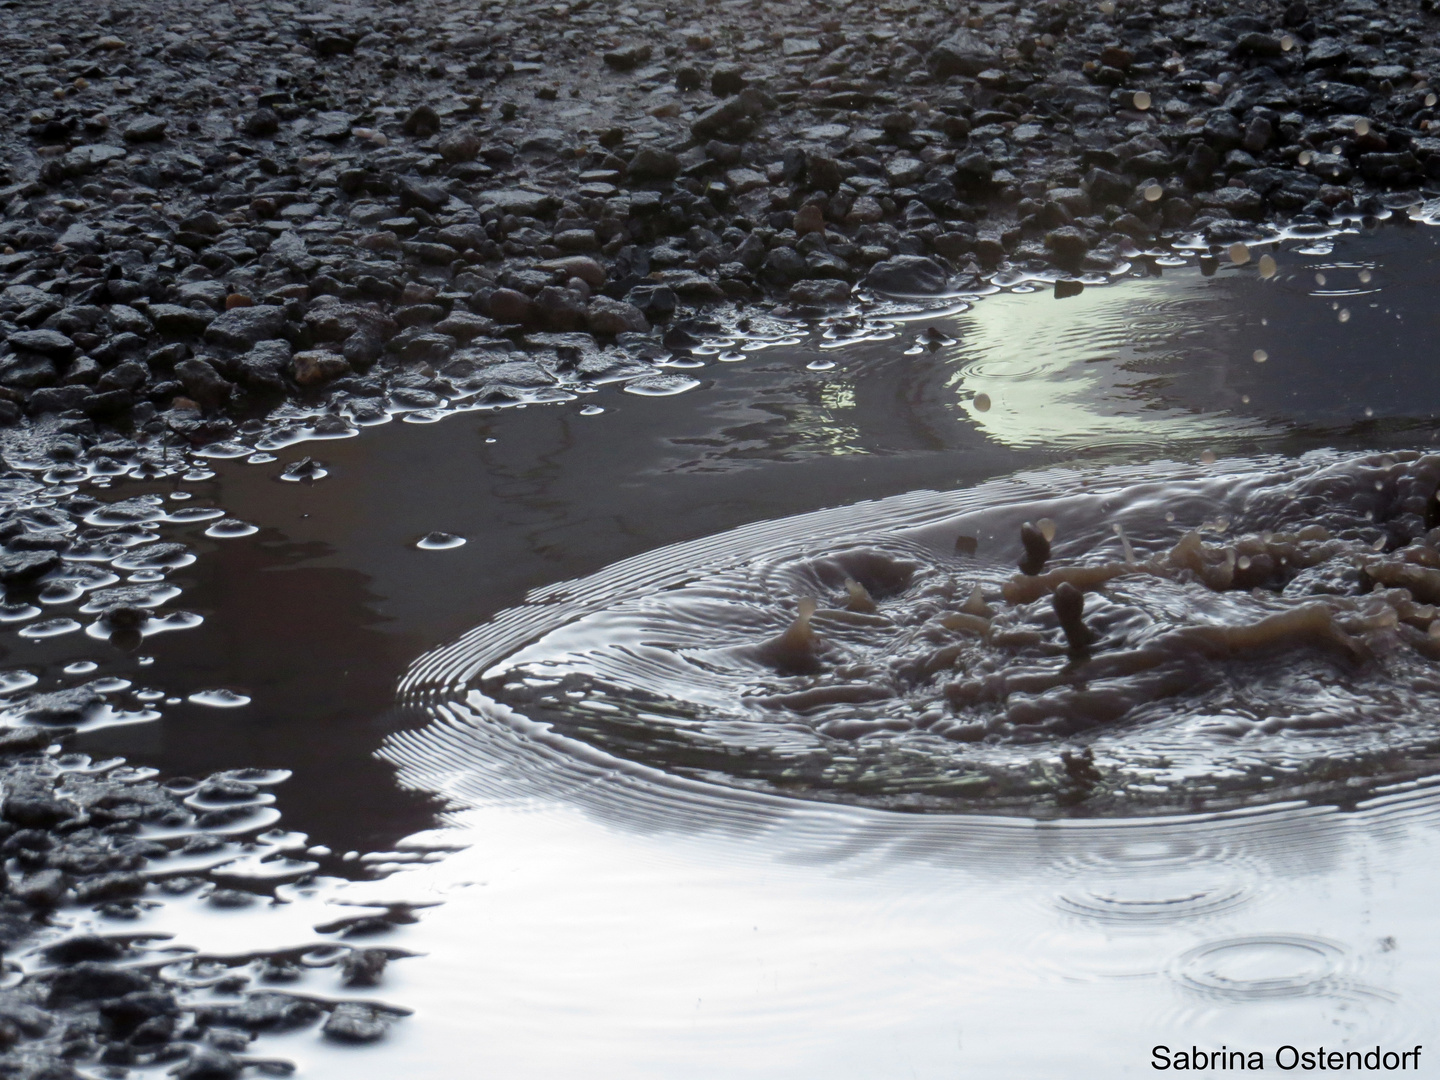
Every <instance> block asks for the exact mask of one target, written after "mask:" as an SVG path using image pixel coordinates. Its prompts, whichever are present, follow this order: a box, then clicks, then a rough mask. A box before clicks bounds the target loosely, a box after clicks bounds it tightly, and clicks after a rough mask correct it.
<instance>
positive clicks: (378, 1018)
mask: <svg viewBox="0 0 1440 1080" xmlns="http://www.w3.org/2000/svg"><path fill="white" fill-rule="evenodd" d="M389 1027H390V1023H389V1018H388V1017H387V1016H386V1015H385V1014H384V1013H382V1012H380V1011H379V1010H377V1009H373V1008H371V1007H370V1006H368V1005H360V1004H355V1003H351V1002H346V1003H345V1004H341V1005H337V1006H335V1011H334V1012H332V1013H331V1014H330V1019H329V1020H327V1021H325V1027H324V1028H323V1029H322V1030H323V1031H324V1033H325V1037H326V1038H327V1039H334V1040H335V1041H337V1042H346V1043H370V1042H377V1041H379V1040H380V1039H382V1038H384V1037H385V1032H386V1031H387V1030H389Z"/></svg>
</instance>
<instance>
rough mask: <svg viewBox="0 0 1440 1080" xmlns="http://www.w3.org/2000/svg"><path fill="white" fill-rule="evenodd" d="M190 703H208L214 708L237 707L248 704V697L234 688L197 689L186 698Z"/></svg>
mask: <svg viewBox="0 0 1440 1080" xmlns="http://www.w3.org/2000/svg"><path fill="white" fill-rule="evenodd" d="M186 700H188V701H189V702H190V704H192V705H209V706H211V707H212V708H216V709H238V708H239V707H240V706H241V705H249V704H250V699H249V698H248V697H246V696H245V695H244V694H237V693H236V692H235V691H234V690H197V691H196V692H195V693H193V694H191V695H190V697H189V698H187V699H186Z"/></svg>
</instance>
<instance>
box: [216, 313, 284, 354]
mask: <svg viewBox="0 0 1440 1080" xmlns="http://www.w3.org/2000/svg"><path fill="white" fill-rule="evenodd" d="M284 330H285V309H284V308H279V307H271V306H270V305H267V304H256V305H253V306H251V307H237V308H231V309H230V310H229V311H226V312H224V313H222V314H220V315H218V316H216V318H215V319H214V320H213V321H212V322H211V323H210V325H209V326H207V327H206V328H205V340H206V341H208V342H210V343H211V344H212V345H220V346H222V347H224V348H227V349H236V350H245V349H249V348H251V347H252V346H254V345H256V344H258V343H259V342H261V341H267V340H270V339H273V338H278V337H280V336H281V335H282V334H283V333H284Z"/></svg>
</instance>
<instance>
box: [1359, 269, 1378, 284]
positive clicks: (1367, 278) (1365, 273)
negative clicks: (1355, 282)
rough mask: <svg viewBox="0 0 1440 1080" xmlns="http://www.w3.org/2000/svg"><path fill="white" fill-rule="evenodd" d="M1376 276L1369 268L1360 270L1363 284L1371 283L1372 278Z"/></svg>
mask: <svg viewBox="0 0 1440 1080" xmlns="http://www.w3.org/2000/svg"><path fill="white" fill-rule="evenodd" d="M1374 276H1375V275H1374V274H1372V273H1370V271H1369V270H1361V271H1360V284H1361V285H1369V284H1370V281H1371V279H1372V278H1374Z"/></svg>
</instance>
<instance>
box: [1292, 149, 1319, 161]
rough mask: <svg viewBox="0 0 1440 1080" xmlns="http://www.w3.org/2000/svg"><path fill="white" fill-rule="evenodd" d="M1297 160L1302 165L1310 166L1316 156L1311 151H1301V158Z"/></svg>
mask: <svg viewBox="0 0 1440 1080" xmlns="http://www.w3.org/2000/svg"><path fill="white" fill-rule="evenodd" d="M1295 160H1296V161H1298V162H1300V164H1301V165H1309V164H1310V162H1312V161H1314V160H1315V155H1314V154H1312V153H1311V152H1310V151H1309V150H1301V151H1300V156H1299V157H1298V158H1296V159H1295Z"/></svg>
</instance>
